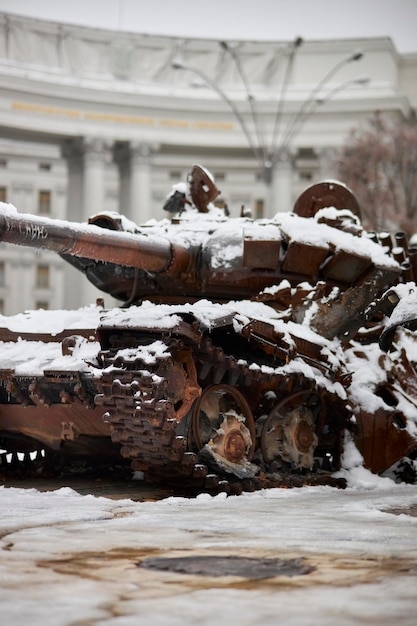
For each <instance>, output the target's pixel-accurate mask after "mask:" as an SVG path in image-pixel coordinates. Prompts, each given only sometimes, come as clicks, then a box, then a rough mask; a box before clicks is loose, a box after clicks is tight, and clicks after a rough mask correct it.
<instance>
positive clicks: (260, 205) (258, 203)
mask: <svg viewBox="0 0 417 626" xmlns="http://www.w3.org/2000/svg"><path fill="white" fill-rule="evenodd" d="M264 209H265V203H264V201H263V200H261V199H259V200H255V219H256V220H260V219H262V218H263V216H264Z"/></svg>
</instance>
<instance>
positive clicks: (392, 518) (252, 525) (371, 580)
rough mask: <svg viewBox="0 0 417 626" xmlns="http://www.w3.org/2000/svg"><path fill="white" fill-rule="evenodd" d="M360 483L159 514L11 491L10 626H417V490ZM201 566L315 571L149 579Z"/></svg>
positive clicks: (70, 494)
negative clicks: (230, 561)
mask: <svg viewBox="0 0 417 626" xmlns="http://www.w3.org/2000/svg"><path fill="white" fill-rule="evenodd" d="M347 477H348V481H349V485H350V486H349V487H348V488H347V489H346V490H337V489H334V488H331V487H305V488H299V489H292V490H285V489H271V490H265V491H261V492H256V493H246V494H243V495H242V496H240V497H229V498H226V497H225V496H224V494H221V495H218V496H216V497H211V496H209V495H206V494H202V495H200V496H198V497H197V498H195V499H186V498H181V497H167V498H165V499H163V500H161V501H158V502H138V501H133V500H128V499H126V500H112V499H109V498H104V497H94V496H92V495H87V496H82V495H80V494H79V493H77V492H76V491H74V490H72V489H70V488H68V487H64V488H61V489H59V490H57V491H49V492H44V493H41V492H39V491H37V490H36V489H34V488H31V489H21V488H12V487H10V488H8V487H0V506H1V509H0V510H1V514H0V532H1V543H0V549H1V559H0V580H1V584H0V607H1V610H0V623H1V624H2V625H3V624H4V626H8V625H13V626H20V625H21V626H28V625H29V624H30V625H31V626H38V625H39V626H81V625H82V626H87V625H93V624H94V625H95V626H131V625H132V626H133V625H135V626H140V625H142V624H143V625H145V624H146V625H147V626H148V625H149V624H152V626H163V625H168V624H169V625H177V624H178V625H181V626H187V625H190V626H191V625H192V626H195V624H199V625H205V624H228V626H232V625H236V626H237V625H239V626H245V625H246V624H247V625H248V626H249V625H250V626H256V625H262V626H263V625H266V624H271V625H272V624H274V625H276V624H283V625H285V626H287V625H288V626H292V625H297V626H307V625H311V626H316V625H317V624H320V625H321V626H334V625H336V624H337V625H338V626H345V625H346V626H348V625H349V626H350V625H353V624H355V625H357V624H364V625H365V624H366V625H369V624H385V625H392V626H394V624H395V625H398V626H399V625H409V626H414V625H415V624H416V616H417V592H416V581H417V577H416V576H417V517H416V516H415V512H416V510H417V486H412V485H405V484H395V483H394V482H393V481H392V480H390V479H389V478H381V477H376V476H374V475H372V474H370V473H369V472H368V471H366V470H364V469H363V468H361V467H360V466H356V467H355V468H353V469H351V470H349V472H347ZM140 490H141V483H138V495H140ZM194 555H199V556H200V557H203V560H202V563H203V564H204V563H205V561H204V557H207V556H210V555H216V556H223V557H224V556H233V557H236V556H241V557H253V558H258V557H262V558H265V557H266V558H279V559H283V560H287V559H294V558H297V559H299V558H303V559H304V560H303V561H302V563H303V564H305V565H307V566H310V567H312V568H314V569H313V570H312V571H311V572H310V573H307V574H303V575H302V574H300V575H296V576H291V577H289V576H286V575H281V576H277V577H273V578H267V579H256V577H253V578H251V577H236V576H221V577H218V576H213V575H211V576H203V575H195V574H182V573H173V572H167V571H154V570H149V569H146V568H144V567H139V566H138V564H139V563H140V562H141V561H144V560H145V561H146V559H150V558H153V559H155V558H158V557H175V558H180V557H187V556H194ZM226 564H227V561H226Z"/></svg>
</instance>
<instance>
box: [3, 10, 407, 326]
mask: <svg viewBox="0 0 417 626" xmlns="http://www.w3.org/2000/svg"><path fill="white" fill-rule="evenodd" d="M0 79H1V86H2V88H1V90H0V114H1V118H0V200H3V201H6V202H10V203H12V204H14V205H15V206H16V207H17V209H18V211H19V212H26V213H35V214H43V215H49V216H51V217H56V218H60V219H68V220H73V221H87V219H88V217H89V216H90V215H93V214H95V213H99V212H102V211H103V210H111V211H119V212H121V213H123V214H125V215H127V216H128V217H129V218H130V219H132V220H133V221H135V222H137V223H143V222H145V221H147V220H149V219H151V218H157V219H159V218H162V217H164V212H163V210H162V206H163V204H164V201H165V198H166V196H167V195H168V193H169V192H170V189H171V186H172V185H173V184H174V183H177V182H179V181H183V180H185V179H186V175H187V173H188V172H189V171H190V169H191V167H192V165H193V164H194V163H199V164H202V165H204V166H205V167H207V168H208V169H209V170H210V171H211V172H212V173H213V175H214V177H215V179H216V183H217V186H218V187H219V188H220V189H221V196H220V198H219V202H221V203H224V204H227V206H228V209H229V211H230V214H231V215H234V216H236V215H238V214H239V213H240V211H241V207H242V206H245V207H246V208H249V209H251V210H252V212H253V213H254V215H255V216H264V217H269V216H272V215H273V214H274V213H276V212H277V211H287V210H291V208H292V206H293V203H294V201H295V199H296V197H297V196H298V195H299V193H300V192H301V191H302V190H303V189H304V188H305V187H306V186H308V185H310V184H312V183H314V182H316V181H317V180H321V179H324V178H330V177H334V174H335V156H336V154H337V150H338V149H339V148H340V147H341V146H342V145H343V143H344V142H345V141H346V138H347V137H348V135H349V132H350V131H351V130H352V129H353V128H355V127H358V126H359V125H361V124H364V123H365V122H366V120H367V119H368V118H369V117H370V115H371V114H372V113H373V112H374V111H376V110H378V111H381V112H382V113H384V114H385V115H387V116H389V117H392V118H394V119H407V118H410V117H411V116H413V115H415V112H416V108H417V53H416V54H408V55H399V54H398V53H397V51H396V50H395V48H394V46H393V44H392V42H391V40H390V39H387V38H376V39H355V40H352V39H349V40H331V39H329V40H328V41H321V42H318V41H305V42H301V41H299V40H298V41H295V42H279V41H276V42H274V41H273V42H228V43H226V42H218V41H213V40H201V39H179V38H173V37H157V36H150V35H141V34H129V33H121V32H116V31H114V32H113V31H108V30H97V29H90V28H83V27H79V26H70V25H64V24H58V23H52V22H45V21H39V20H35V19H29V18H23V17H17V16H13V15H9V14H2V13H0ZM99 296H100V294H99V292H97V291H96V290H95V289H94V288H92V287H90V285H89V284H88V283H87V281H86V280H85V279H84V278H83V277H82V276H81V275H78V274H77V273H76V271H75V270H73V269H72V268H67V267H66V264H64V262H63V261H62V260H61V259H60V257H57V256H56V255H54V254H53V253H47V252H36V251H33V250H30V249H16V248H14V247H12V246H8V245H7V244H0V309H1V311H2V312H3V313H5V314H14V313H17V312H19V311H24V310H27V309H31V308H39V307H42V308H58V309H59V308H76V307H79V306H81V305H84V304H89V303H91V302H94V301H95V299H96V297H99ZM105 303H106V305H107V306H111V305H112V304H114V303H112V302H110V301H109V299H107V298H106V302H105Z"/></svg>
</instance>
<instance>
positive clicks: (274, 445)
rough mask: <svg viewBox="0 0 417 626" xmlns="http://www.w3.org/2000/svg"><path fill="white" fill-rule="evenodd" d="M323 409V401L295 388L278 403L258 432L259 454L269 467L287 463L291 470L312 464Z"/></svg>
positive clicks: (283, 465)
mask: <svg viewBox="0 0 417 626" xmlns="http://www.w3.org/2000/svg"><path fill="white" fill-rule="evenodd" d="M324 411H325V407H324V403H323V401H322V400H321V399H320V397H319V396H318V395H317V393H315V392H312V391H298V392H296V393H293V394H291V395H289V396H287V397H286V398H284V399H283V400H281V401H280V402H278V404H277V405H276V406H275V407H274V408H273V409H272V411H271V413H270V414H269V415H268V417H267V419H266V420H265V423H264V426H263V429H262V434H261V451H262V455H263V458H264V460H265V462H266V463H267V465H269V466H270V468H271V469H272V470H274V471H275V470H279V469H281V468H282V467H285V466H286V465H288V464H289V465H290V466H291V467H292V468H293V469H311V468H312V467H313V462H314V451H315V449H316V447H317V444H318V436H317V430H318V424H319V423H320V424H322V423H323V421H324V417H325V415H324Z"/></svg>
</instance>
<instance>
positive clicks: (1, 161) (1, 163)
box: [0, 159, 7, 170]
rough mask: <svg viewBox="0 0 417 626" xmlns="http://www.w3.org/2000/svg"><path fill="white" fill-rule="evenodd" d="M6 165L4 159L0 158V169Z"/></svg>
mask: <svg viewBox="0 0 417 626" xmlns="http://www.w3.org/2000/svg"><path fill="white" fill-rule="evenodd" d="M6 167H7V161H6V159H0V169H2V170H5V169H6Z"/></svg>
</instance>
